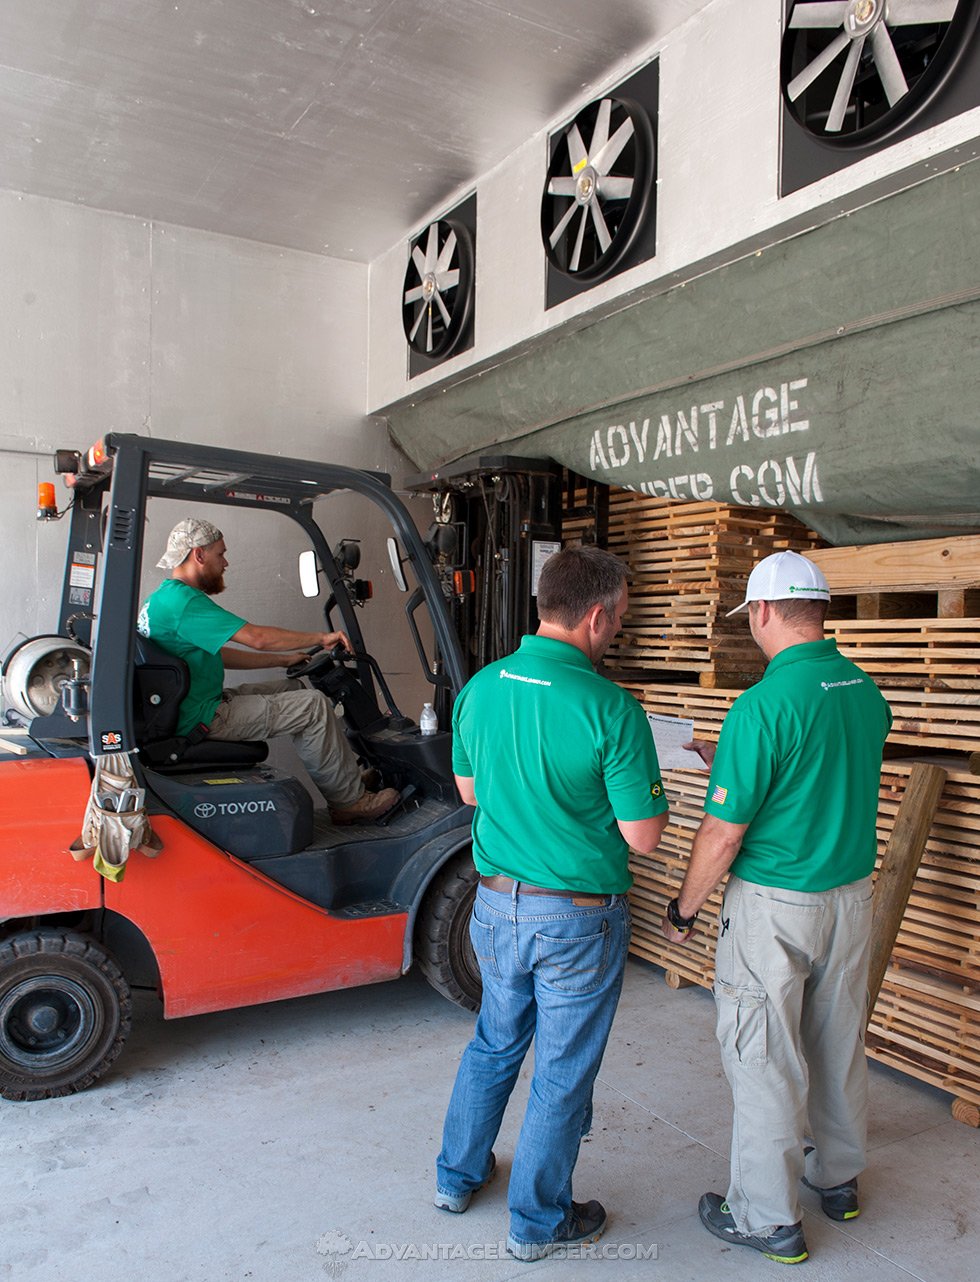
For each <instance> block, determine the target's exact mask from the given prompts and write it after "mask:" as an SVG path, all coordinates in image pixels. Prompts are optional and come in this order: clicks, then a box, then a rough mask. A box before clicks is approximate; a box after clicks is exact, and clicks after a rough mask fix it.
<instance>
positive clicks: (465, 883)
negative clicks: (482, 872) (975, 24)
mask: <svg viewBox="0 0 980 1282" xmlns="http://www.w3.org/2000/svg"><path fill="white" fill-rule="evenodd" d="M477 877H478V874H477V871H476V868H475V867H474V866H473V857H472V855H471V854H470V852H469V850H465V851H464V852H463V853H462V854H459V855H454V856H453V858H452V859H450V860H449V861H448V862H447V863H446V865H445V866H444V867H443V868H441V869H440V870H439V873H438V875H437V876H436V877H435V879H434V880H433V882H432V885H431V886H430V887H429V889H428V892H427V893H426V897H425V900H424V901H423V903H422V907H421V909H420V910H419V916H418V920H417V921H416V923H415V960H416V961H417V962H418V964H419V969H420V970H421V971H422V974H423V975H424V976H425V978H426V979H427V980H428V981H429V983H430V984H431V985H432V987H433V988H434V989H435V990H436V992H438V993H442V995H443V997H448V998H449V1000H450V1001H451V1002H455V1003H456V1005H457V1006H462V1007H463V1008H464V1009H465V1010H479V1009H480V999H481V997H482V996H483V981H482V980H481V978H480V966H479V963H478V962H477V960H476V954H475V953H474V951H473V945H472V943H471V942H470V916H471V914H472V912H473V900H474V899H475V898H476V883H477Z"/></svg>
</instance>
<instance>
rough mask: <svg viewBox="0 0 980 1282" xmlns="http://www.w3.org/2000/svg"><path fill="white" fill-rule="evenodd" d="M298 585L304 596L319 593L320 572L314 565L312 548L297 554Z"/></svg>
mask: <svg viewBox="0 0 980 1282" xmlns="http://www.w3.org/2000/svg"><path fill="white" fill-rule="evenodd" d="M299 587H300V591H301V592H302V593H303V595H304V596H305V597H314V596H319V595H320V572H319V570H318V569H317V566H316V553H315V552H314V551H313V549H312V548H307V550H306V551H305V552H300V554H299Z"/></svg>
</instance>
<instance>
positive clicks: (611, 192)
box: [541, 61, 658, 307]
mask: <svg viewBox="0 0 980 1282" xmlns="http://www.w3.org/2000/svg"><path fill="white" fill-rule="evenodd" d="M657 93H658V64H657V63H656V61H654V62H653V63H650V64H649V65H648V66H646V67H644V68H642V69H641V70H640V71H639V72H637V73H635V74H634V75H633V76H631V77H630V78H629V79H628V80H627V81H625V82H624V83H623V84H622V85H620V86H619V87H618V88H617V89H615V90H613V91H612V92H610V93H609V94H607V95H606V96H604V97H603V98H600V99H598V100H597V101H595V102H592V103H589V105H588V106H586V107H583V108H582V109H581V110H580V111H579V112H578V114H577V115H576V116H575V118H574V119H573V120H572V121H571V122H570V124H568V125H566V126H565V128H564V129H562V130H559V131H558V132H557V133H556V134H553V135H552V137H551V140H550V162H549V165H548V172H547V176H546V178H545V183H544V191H543V192H542V196H541V241H542V244H543V246H544V252H545V257H546V258H547V264H548V266H547V288H546V304H547V306H548V307H553V306H554V305H555V304H556V303H559V302H563V301H564V300H565V299H567V298H571V297H573V296H574V295H576V294H578V293H581V292H582V291H583V290H585V289H588V288H589V287H590V286H592V285H594V284H596V283H597V282H598V281H602V280H608V279H609V278H610V277H611V276H614V275H616V274H617V273H618V272H622V271H625V270H626V269H627V268H629V267H634V266H636V265H637V264H638V263H642V262H645V261H647V259H649V258H652V257H653V256H654V254H655V253H656V228H655V219H654V212H655V203H656V202H655V191H656V187H655V177H656V139H655V123H656V119H657Z"/></svg>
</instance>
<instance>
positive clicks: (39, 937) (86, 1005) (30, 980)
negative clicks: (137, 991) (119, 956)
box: [0, 928, 132, 1100]
mask: <svg viewBox="0 0 980 1282" xmlns="http://www.w3.org/2000/svg"><path fill="white" fill-rule="evenodd" d="M131 1024H132V998H131V995H130V991H129V985H128V984H127V983H126V980H125V979H124V978H123V975H122V972H121V971H120V970H119V967H118V966H117V965H116V963H115V962H114V961H113V959H112V958H111V957H110V956H109V954H108V953H107V952H105V950H104V949H102V948H101V947H100V946H99V945H98V944H97V943H96V942H95V940H93V939H90V938H89V937H88V936H86V935H80V934H78V933H77V932H76V931H71V930H58V929H54V928H45V929H41V930H35V931H29V932H26V933H24V934H20V935H13V936H11V937H10V938H8V939H5V940H4V941H3V943H2V944H0V1095H2V1096H3V1097H4V1098H5V1099H9V1100H39V1099H54V1098H56V1097H57V1096H60V1095H71V1094H74V1092H75V1091H81V1090H84V1089H85V1088H86V1087H88V1086H91V1085H92V1083H93V1082H95V1081H97V1080H98V1079H99V1078H100V1077H101V1076H102V1075H103V1073H105V1071H106V1070H107V1069H108V1068H109V1066H110V1065H111V1064H112V1062H113V1060H114V1059H115V1058H116V1056H117V1055H118V1054H119V1052H120V1051H121V1050H122V1048H123V1043H124V1042H125V1040H126V1037H127V1035H128V1033H129V1030H130V1026H131Z"/></svg>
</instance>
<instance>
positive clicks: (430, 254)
mask: <svg viewBox="0 0 980 1282" xmlns="http://www.w3.org/2000/svg"><path fill="white" fill-rule="evenodd" d="M438 255H439V224H438V223H429V238H428V240H427V241H426V243H425V270H426V271H427V272H434V271H435V269H436V258H437V257H438Z"/></svg>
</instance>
